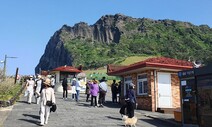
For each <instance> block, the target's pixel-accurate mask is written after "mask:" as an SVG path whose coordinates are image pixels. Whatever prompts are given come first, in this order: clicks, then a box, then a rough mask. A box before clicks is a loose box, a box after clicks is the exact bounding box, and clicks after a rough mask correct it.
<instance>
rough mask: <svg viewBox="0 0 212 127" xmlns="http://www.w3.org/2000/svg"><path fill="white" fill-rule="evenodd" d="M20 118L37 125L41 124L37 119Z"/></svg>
mask: <svg viewBox="0 0 212 127" xmlns="http://www.w3.org/2000/svg"><path fill="white" fill-rule="evenodd" d="M18 120H21V121H26V122H29V123H34V124H35V125H39V121H37V120H29V119H18Z"/></svg>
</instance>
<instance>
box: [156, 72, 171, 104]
mask: <svg viewBox="0 0 212 127" xmlns="http://www.w3.org/2000/svg"><path fill="white" fill-rule="evenodd" d="M158 107H159V108H171V107H172V96H171V75H170V74H169V73H158Z"/></svg>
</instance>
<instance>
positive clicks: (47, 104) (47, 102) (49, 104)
mask: <svg viewBox="0 0 212 127" xmlns="http://www.w3.org/2000/svg"><path fill="white" fill-rule="evenodd" d="M45 96H46V91H45ZM46 100H47V97H46ZM52 105H53V103H52V101H49V100H47V101H46V106H52Z"/></svg>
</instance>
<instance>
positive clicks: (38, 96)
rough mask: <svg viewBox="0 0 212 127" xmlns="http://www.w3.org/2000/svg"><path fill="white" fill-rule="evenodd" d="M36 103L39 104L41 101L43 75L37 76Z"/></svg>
mask: <svg viewBox="0 0 212 127" xmlns="http://www.w3.org/2000/svg"><path fill="white" fill-rule="evenodd" d="M35 85H36V88H35V103H36V104H39V103H40V92H41V86H42V79H41V75H38V76H37V80H36V81H35Z"/></svg>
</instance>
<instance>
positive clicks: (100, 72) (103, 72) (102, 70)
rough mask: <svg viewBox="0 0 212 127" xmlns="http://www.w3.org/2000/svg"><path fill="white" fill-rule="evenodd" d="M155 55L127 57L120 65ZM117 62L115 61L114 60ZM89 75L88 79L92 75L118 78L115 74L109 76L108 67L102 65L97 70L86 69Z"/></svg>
mask: <svg viewBox="0 0 212 127" xmlns="http://www.w3.org/2000/svg"><path fill="white" fill-rule="evenodd" d="M151 57H154V56H148V57H147V56H131V57H127V58H126V59H125V60H124V61H123V62H121V63H120V65H129V64H133V63H136V62H139V61H143V60H145V59H148V58H151ZM114 63H115V62H114ZM84 72H85V73H86V75H87V77H88V79H92V77H91V74H92V76H94V77H95V76H96V77H95V78H96V79H98V80H99V78H101V77H103V76H105V77H107V79H109V80H112V79H116V77H114V76H107V74H106V73H107V68H106V67H102V68H99V69H97V70H85V71H84Z"/></svg>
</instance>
